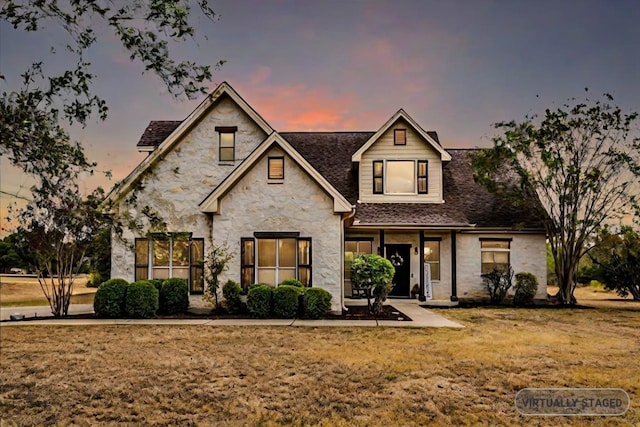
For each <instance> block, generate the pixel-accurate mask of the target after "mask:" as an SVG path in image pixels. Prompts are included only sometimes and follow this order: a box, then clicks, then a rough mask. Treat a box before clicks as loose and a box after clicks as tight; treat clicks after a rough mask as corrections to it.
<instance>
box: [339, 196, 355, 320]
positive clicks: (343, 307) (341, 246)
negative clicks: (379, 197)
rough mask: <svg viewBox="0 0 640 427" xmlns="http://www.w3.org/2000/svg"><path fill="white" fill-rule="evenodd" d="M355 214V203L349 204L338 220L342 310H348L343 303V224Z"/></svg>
mask: <svg viewBox="0 0 640 427" xmlns="http://www.w3.org/2000/svg"><path fill="white" fill-rule="evenodd" d="M355 214H356V205H351V211H350V212H349V213H348V214H347V215H346V216H343V217H342V219H341V220H340V305H341V306H342V310H343V311H349V309H348V308H347V307H346V306H345V305H344V225H345V223H346V222H347V220H349V219H351V218H353V217H354V216H355Z"/></svg>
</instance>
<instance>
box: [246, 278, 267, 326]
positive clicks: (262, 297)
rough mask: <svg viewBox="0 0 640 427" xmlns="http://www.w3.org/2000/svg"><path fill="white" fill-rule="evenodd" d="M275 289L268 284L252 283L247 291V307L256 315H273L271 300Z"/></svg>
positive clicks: (263, 316)
mask: <svg viewBox="0 0 640 427" xmlns="http://www.w3.org/2000/svg"><path fill="white" fill-rule="evenodd" d="M272 295H273V289H272V288H271V286H268V285H262V284H257V285H251V286H250V287H249V292H248V293H247V309H248V310H249V313H250V314H251V315H252V316H254V317H261V318H265V317H270V316H271V300H272Z"/></svg>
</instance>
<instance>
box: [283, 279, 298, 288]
mask: <svg viewBox="0 0 640 427" xmlns="http://www.w3.org/2000/svg"><path fill="white" fill-rule="evenodd" d="M278 286H295V287H296V288H304V285H303V284H302V282H301V281H299V280H298V279H285V280H283V281H282V283H280V285H278Z"/></svg>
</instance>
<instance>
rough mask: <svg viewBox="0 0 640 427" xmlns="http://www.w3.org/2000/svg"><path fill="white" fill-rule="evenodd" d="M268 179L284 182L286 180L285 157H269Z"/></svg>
mask: <svg viewBox="0 0 640 427" xmlns="http://www.w3.org/2000/svg"><path fill="white" fill-rule="evenodd" d="M268 167H269V171H268V178H269V179H276V180H283V179H284V157H269V165H268Z"/></svg>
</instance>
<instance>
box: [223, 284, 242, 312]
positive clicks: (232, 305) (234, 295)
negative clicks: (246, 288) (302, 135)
mask: <svg viewBox="0 0 640 427" xmlns="http://www.w3.org/2000/svg"><path fill="white" fill-rule="evenodd" d="M241 295H242V288H241V287H240V284H238V282H234V281H233V280H228V281H227V283H225V284H224V286H222V296H224V305H225V307H226V309H227V311H228V312H229V313H231V314H236V313H244V312H245V311H246V310H247V305H246V304H245V303H244V302H243V301H242V297H241Z"/></svg>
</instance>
